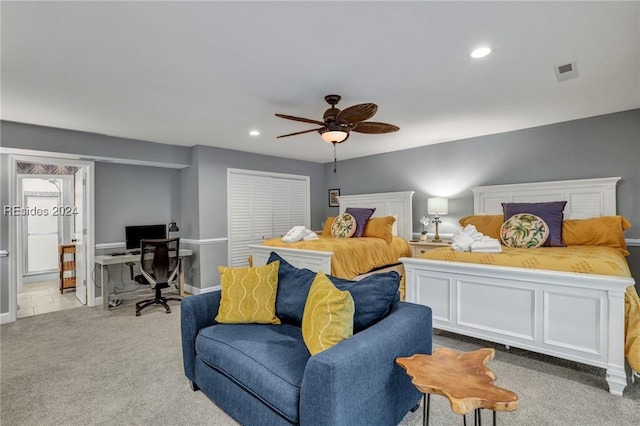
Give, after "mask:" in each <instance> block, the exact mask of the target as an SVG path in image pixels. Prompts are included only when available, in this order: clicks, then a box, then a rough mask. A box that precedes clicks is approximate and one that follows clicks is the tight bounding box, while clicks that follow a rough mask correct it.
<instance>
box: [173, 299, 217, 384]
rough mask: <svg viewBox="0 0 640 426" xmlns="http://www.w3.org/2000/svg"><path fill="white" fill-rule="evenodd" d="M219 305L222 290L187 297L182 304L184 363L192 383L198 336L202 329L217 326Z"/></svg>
mask: <svg viewBox="0 0 640 426" xmlns="http://www.w3.org/2000/svg"><path fill="white" fill-rule="evenodd" d="M219 305H220V290H218V291H212V292H208V293H202V294H198V295H196V296H189V297H185V298H183V299H182V302H180V328H181V330H182V363H183V365H184V374H185V375H186V376H187V377H188V378H189V380H191V382H194V381H195V371H194V368H195V358H196V336H197V335H198V332H199V331H200V330H201V329H203V328H205V327H208V326H210V325H214V324H216V321H215V317H216V315H217V314H218V306H219Z"/></svg>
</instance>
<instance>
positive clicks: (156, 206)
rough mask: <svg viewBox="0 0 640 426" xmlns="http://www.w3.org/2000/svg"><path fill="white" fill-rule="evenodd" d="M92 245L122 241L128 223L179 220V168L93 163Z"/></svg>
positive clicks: (156, 222) (150, 223)
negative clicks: (94, 235) (93, 228)
mask: <svg viewBox="0 0 640 426" xmlns="http://www.w3.org/2000/svg"><path fill="white" fill-rule="evenodd" d="M95 174H96V176H95V178H96V179H95V180H96V185H95V200H96V201H95V202H96V205H95V207H96V237H95V240H96V244H100V243H113V242H122V241H124V239H125V235H124V228H125V226H128V225H155V224H161V223H164V224H168V223H169V222H170V221H171V219H175V220H176V221H177V222H178V223H180V214H181V211H180V210H181V208H180V207H181V204H180V170H177V169H165V168H160V167H145V166H133V165H128V164H114V163H96V167H95Z"/></svg>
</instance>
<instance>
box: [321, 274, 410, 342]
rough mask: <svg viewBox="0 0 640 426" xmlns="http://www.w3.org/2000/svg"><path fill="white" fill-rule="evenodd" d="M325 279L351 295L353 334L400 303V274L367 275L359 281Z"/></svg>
mask: <svg viewBox="0 0 640 426" xmlns="http://www.w3.org/2000/svg"><path fill="white" fill-rule="evenodd" d="M327 277H328V278H329V279H330V280H331V282H333V285H335V286H336V287H337V288H338V289H339V290H347V291H348V292H349V293H351V297H352V298H353V304H354V305H355V308H356V310H355V313H354V315H353V333H354V334H355V333H358V332H359V331H362V330H364V329H366V328H368V327H371V326H372V325H373V324H375V323H377V322H378V321H380V320H381V319H383V318H384V317H386V316H387V314H389V312H390V311H391V307H392V306H393V304H394V303H395V302H398V301H400V293H399V292H398V287H399V286H400V274H398V273H397V272H395V271H391V272H382V273H379V274H373V275H369V276H368V277H365V278H363V279H361V280H360V281H351V280H345V279H342V278H337V277H334V276H331V275H327Z"/></svg>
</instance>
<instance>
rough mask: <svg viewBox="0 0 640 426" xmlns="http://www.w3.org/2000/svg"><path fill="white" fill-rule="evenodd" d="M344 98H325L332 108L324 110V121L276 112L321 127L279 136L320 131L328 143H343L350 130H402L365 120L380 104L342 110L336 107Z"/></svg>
mask: <svg viewBox="0 0 640 426" xmlns="http://www.w3.org/2000/svg"><path fill="white" fill-rule="evenodd" d="M340 99H342V98H341V97H340V96H339V95H327V96H325V97H324V100H325V101H327V103H328V104H329V105H331V108H329V109H327V110H326V111H325V112H324V115H323V117H322V120H323V121H318V120H312V119H309V118H302V117H294V116H292V115H285V114H276V116H277V117H280V118H286V119H287V120H293V121H301V122H303V123H310V124H316V125H318V126H320V127H318V128H315V129H310V130H303V131H301V132H295V133H289V134H287V135H281V136H278V138H286V137H288V136H295V135H302V134H304V133H311V132H318V133H320V135H321V136H322V139H324V140H325V141H326V142H328V143H332V144H334V146H335V144H337V143H342V142H344V141H346V140H347V138H349V134H350V132H352V131H353V132H357V133H369V134H378V133H390V132H396V131H398V130H400V128H399V127H398V126H394V125H393V124H387V123H377V122H374V121H365V120H368V119H370V118H371V117H373V116H374V115H375V113H376V111H378V106H377V105H376V104H372V103H366V104H358V105H353V106H350V107H348V108H345V109H343V110H342V111H341V110H339V109H338V108H336V105H337V104H338V102H340Z"/></svg>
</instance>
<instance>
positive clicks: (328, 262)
mask: <svg viewBox="0 0 640 426" xmlns="http://www.w3.org/2000/svg"><path fill="white" fill-rule="evenodd" d="M413 194H414V191H401V192H385V193H376V194H359V195H341V196H340V197H339V201H340V209H339V210H340V213H344V211H345V210H346V209H347V208H348V207H365V208H366V207H368V208H372V207H375V209H376V210H375V212H374V214H373V216H372V218H373V217H381V216H389V215H391V216H395V217H396V222H395V224H394V235H396V236H397V237H398V239H400V240H402V244H404V247H405V248H404V252H405V253H406V252H409V251H410V248H409V246H408V244H407V243H406V241H409V240H411V237H412V233H413V220H412V199H413ZM345 240H351V241H352V242H354V243H355V240H359V238H348V239H345ZM347 242H349V241H347ZM321 243H322V242H321ZM394 243H395V244H398V243H400V242H394ZM282 245H286V247H282ZM385 245H386V244H385ZM299 246H303V247H305V246H306V247H309V246H311V245H310V244H305V243H302V244H299ZM294 247H296V243H292V244H278V246H273V245H265V244H253V245H250V246H249V249H250V253H251V256H252V262H253V264H254V265H264V264H266V262H267V260H268V258H269V254H270V253H271V252H272V251H273V252H276V253H277V254H278V255H280V256H281V257H282V258H284V259H286V260H287V262H289V263H291V264H292V265H294V266H296V267H298V268H307V269H310V270H312V271H325V272H328V273H331V274H332V275H335V276H338V277H340V278H347V279H358V278H359V277H361V276H363V275H366V274H367V273H370V270H371V269H372V268H370V267H368V268H364V269H362V270H358V271H355V270H353V268H348V269H347V268H344V267H342V266H341V265H338V264H337V262H339V258H338V256H334V253H333V251H327V249H324V250H309V249H307V248H294ZM392 257H393V259H392V262H390V264H388V265H376V267H375V268H376V269H380V270H383V269H382V267H383V266H392V265H393V264H396V265H397V264H399V260H398V259H399V257H401V256H395V257H394V256H392ZM399 266H400V267H402V265H401V264H399Z"/></svg>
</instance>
